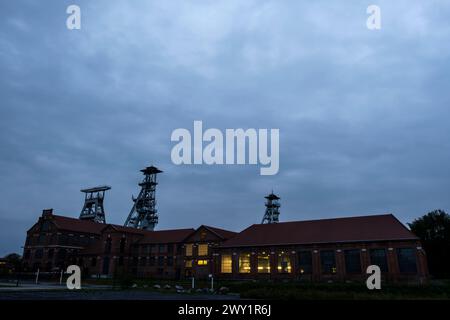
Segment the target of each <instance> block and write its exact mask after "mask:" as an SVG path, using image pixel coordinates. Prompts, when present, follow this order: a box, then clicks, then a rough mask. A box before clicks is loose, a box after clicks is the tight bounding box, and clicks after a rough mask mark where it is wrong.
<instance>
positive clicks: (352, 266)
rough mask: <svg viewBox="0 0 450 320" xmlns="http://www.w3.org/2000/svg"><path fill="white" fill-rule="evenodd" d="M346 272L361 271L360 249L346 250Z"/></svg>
mask: <svg viewBox="0 0 450 320" xmlns="http://www.w3.org/2000/svg"><path fill="white" fill-rule="evenodd" d="M344 256H345V272H346V273H361V256H360V253H359V250H358V249H354V250H345V251H344Z"/></svg>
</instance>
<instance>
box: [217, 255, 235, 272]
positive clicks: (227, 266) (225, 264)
mask: <svg viewBox="0 0 450 320" xmlns="http://www.w3.org/2000/svg"><path fill="white" fill-rule="evenodd" d="M232 261H233V260H232V258H231V255H230V254H224V255H222V263H221V269H220V271H221V272H222V273H231V272H232V266H233V262H232Z"/></svg>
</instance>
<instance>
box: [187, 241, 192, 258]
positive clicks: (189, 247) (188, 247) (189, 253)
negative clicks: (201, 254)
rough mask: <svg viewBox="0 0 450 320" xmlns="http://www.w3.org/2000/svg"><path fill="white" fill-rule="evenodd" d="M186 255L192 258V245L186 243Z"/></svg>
mask: <svg viewBox="0 0 450 320" xmlns="http://www.w3.org/2000/svg"><path fill="white" fill-rule="evenodd" d="M186 255H187V256H192V243H188V244H187V245H186Z"/></svg>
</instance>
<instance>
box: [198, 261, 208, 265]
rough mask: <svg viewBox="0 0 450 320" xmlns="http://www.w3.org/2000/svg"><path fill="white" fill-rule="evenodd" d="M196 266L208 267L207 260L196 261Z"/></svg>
mask: <svg viewBox="0 0 450 320" xmlns="http://www.w3.org/2000/svg"><path fill="white" fill-rule="evenodd" d="M197 264H198V265H199V266H206V265H208V260H198V262H197Z"/></svg>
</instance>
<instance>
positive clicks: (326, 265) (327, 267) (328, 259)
mask: <svg viewBox="0 0 450 320" xmlns="http://www.w3.org/2000/svg"><path fill="white" fill-rule="evenodd" d="M320 263H321V268H322V273H325V274H332V273H336V256H335V255H334V251H333V250H326V251H320Z"/></svg>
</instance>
